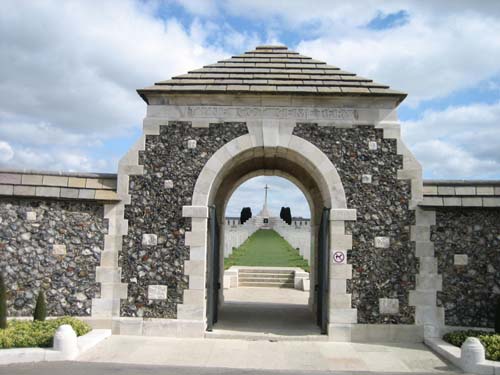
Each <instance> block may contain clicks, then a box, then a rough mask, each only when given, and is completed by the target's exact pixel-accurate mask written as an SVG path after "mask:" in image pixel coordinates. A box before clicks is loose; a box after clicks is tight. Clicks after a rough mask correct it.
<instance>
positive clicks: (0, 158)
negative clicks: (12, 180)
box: [0, 141, 14, 163]
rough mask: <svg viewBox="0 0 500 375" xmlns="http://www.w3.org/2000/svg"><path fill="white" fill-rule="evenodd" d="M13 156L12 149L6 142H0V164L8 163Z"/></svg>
mask: <svg viewBox="0 0 500 375" xmlns="http://www.w3.org/2000/svg"><path fill="white" fill-rule="evenodd" d="M13 156H14V151H13V150H12V147H10V145H9V144H8V143H7V142H4V141H0V163H5V162H8V161H10V160H11V159H12V157H13Z"/></svg>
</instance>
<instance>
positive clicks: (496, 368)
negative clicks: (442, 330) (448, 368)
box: [424, 338, 500, 375]
mask: <svg viewBox="0 0 500 375" xmlns="http://www.w3.org/2000/svg"><path fill="white" fill-rule="evenodd" d="M424 343H425V345H427V346H428V347H429V348H430V349H431V350H432V351H433V352H435V353H437V354H439V355H440V356H442V357H444V358H445V359H446V360H448V361H449V362H451V363H452V364H454V365H455V366H457V367H458V368H460V369H461V370H464V371H465V372H469V373H471V372H472V373H474V374H479V375H500V362H495V361H487V360H484V361H482V362H480V363H470V362H467V363H465V361H464V360H463V359H462V351H461V349H460V348H457V347H456V346H453V345H451V344H449V343H447V342H446V341H444V340H442V339H440V338H426V339H425V340H424ZM471 366H472V367H474V371H470V370H471Z"/></svg>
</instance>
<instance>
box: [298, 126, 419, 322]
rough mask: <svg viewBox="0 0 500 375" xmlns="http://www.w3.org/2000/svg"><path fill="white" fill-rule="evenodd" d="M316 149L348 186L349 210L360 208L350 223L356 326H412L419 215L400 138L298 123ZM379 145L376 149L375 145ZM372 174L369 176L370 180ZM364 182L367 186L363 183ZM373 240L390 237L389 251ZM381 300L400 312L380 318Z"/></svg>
mask: <svg viewBox="0 0 500 375" xmlns="http://www.w3.org/2000/svg"><path fill="white" fill-rule="evenodd" d="M293 134H294V135H297V136H299V137H302V138H304V139H306V140H308V141H309V142H311V143H313V144H314V145H316V146H317V147H318V148H319V149H320V150H321V151H323V152H324V153H325V155H326V156H328V158H329V159H330V160H331V161H332V163H333V165H334V166H335V168H337V171H338V173H339V175H340V178H341V180H342V184H343V186H344V190H345V194H346V199H347V207H348V208H352V209H356V210H357V221H355V222H347V223H346V234H352V240H353V244H352V250H351V251H348V253H347V261H348V263H351V264H352V268H353V274H352V280H348V293H352V307H353V308H357V309H358V323H393V324H397V323H401V324H413V323H414V311H415V309H414V307H411V306H409V304H408V296H409V292H410V290H413V289H415V274H416V273H417V261H416V257H415V248H414V245H413V243H412V242H411V241H410V225H412V224H414V221H415V213H414V211H412V210H409V208H408V205H409V201H410V197H411V187H410V180H398V178H397V170H398V169H402V167H403V158H402V156H401V155H398V154H397V152H396V140H394V139H384V138H383V130H381V129H375V128H374V126H356V127H353V128H338V127H322V126H321V127H320V126H318V125H315V124H300V125H297V126H296V127H295V129H294V131H293ZM369 142H376V143H377V147H376V149H375V147H374V145H373V143H372V144H370V143H369ZM366 176H370V177H371V178H367V177H366ZM363 181H364V182H363ZM375 237H388V238H389V246H388V247H376V246H375ZM379 298H396V299H398V301H399V313H397V314H381V313H380V307H379Z"/></svg>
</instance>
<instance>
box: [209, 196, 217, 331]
mask: <svg viewBox="0 0 500 375" xmlns="http://www.w3.org/2000/svg"><path fill="white" fill-rule="evenodd" d="M208 222H209V229H210V233H209V235H210V244H209V248H208V261H207V265H208V267H207V330H208V331H211V330H212V328H213V326H214V324H215V323H217V313H218V306H219V289H220V282H219V277H220V255H219V254H220V253H219V225H218V224H217V212H216V210H215V207H213V206H212V207H210V208H209V218H208Z"/></svg>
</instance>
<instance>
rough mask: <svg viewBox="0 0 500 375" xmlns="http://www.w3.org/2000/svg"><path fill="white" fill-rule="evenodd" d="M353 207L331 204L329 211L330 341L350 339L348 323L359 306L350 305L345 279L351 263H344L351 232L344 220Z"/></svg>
mask: <svg viewBox="0 0 500 375" xmlns="http://www.w3.org/2000/svg"><path fill="white" fill-rule="evenodd" d="M355 220H356V210H354V209H345V208H333V209H332V210H331V211H330V257H329V262H331V266H330V280H329V282H330V292H329V297H330V303H329V305H330V306H329V319H328V321H329V324H328V336H329V339H330V340H331V341H351V325H352V324H356V323H357V321H358V310H357V309H353V308H352V302H351V295H350V294H348V293H347V280H350V279H351V278H352V265H351V264H348V263H347V250H350V249H351V248H352V236H351V235H350V234H345V226H344V224H345V221H355Z"/></svg>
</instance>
